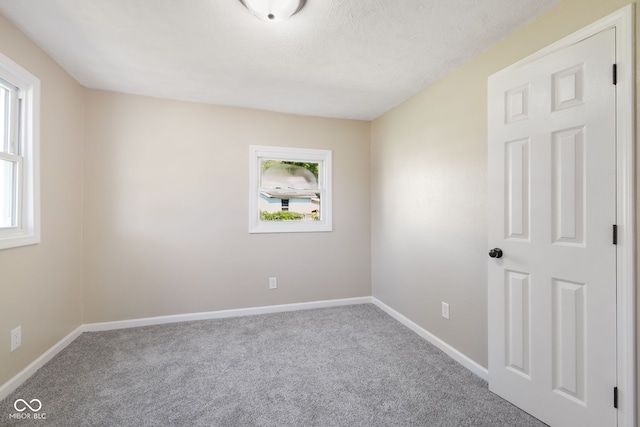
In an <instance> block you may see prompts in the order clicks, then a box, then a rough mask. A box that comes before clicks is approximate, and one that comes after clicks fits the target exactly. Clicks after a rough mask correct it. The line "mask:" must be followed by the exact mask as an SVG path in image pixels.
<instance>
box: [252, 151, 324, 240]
mask: <svg viewBox="0 0 640 427" xmlns="http://www.w3.org/2000/svg"><path fill="white" fill-rule="evenodd" d="M249 152H250V156H249V164H250V168H249V233H305V232H319V231H332V229H333V226H332V217H331V213H332V207H331V206H332V205H331V200H332V194H331V150H318V149H309V148H292V147H267V146H261V145H251V146H250V147H249ZM265 158H266V159H276V160H286V161H297V162H321V165H322V167H321V170H319V174H318V175H319V182H318V186H319V187H320V188H321V189H322V190H323V193H324V194H323V198H322V200H321V201H320V220H318V221H261V220H260V207H259V205H258V199H259V193H260V175H261V170H260V160H261V159H265Z"/></svg>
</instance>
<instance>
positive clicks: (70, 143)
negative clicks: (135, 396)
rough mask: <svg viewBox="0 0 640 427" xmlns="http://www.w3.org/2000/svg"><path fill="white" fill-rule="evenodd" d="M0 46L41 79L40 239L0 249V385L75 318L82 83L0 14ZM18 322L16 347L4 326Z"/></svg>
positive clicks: (79, 294)
mask: <svg viewBox="0 0 640 427" xmlns="http://www.w3.org/2000/svg"><path fill="white" fill-rule="evenodd" d="M0 52H2V53H3V54H4V55H6V56H8V57H9V58H11V59H12V60H13V61H15V62H17V63H18V64H20V65H21V66H22V67H24V68H25V69H27V70H28V71H29V72H31V73H32V74H34V75H35V76H36V77H38V78H39V79H40V81H41V109H40V124H41V126H40V151H41V160H40V161H41V203H42V208H41V210H42V243H40V244H39V245H33V246H26V247H21V248H15V249H5V250H1V251H0V385H1V384H3V383H4V382H6V381H7V380H8V379H10V378H11V377H12V376H13V375H15V374H16V373H18V372H19V371H20V370H22V369H23V368H24V367H26V366H27V365H28V364H29V363H31V362H33V360H35V359H36V358H37V357H39V356H40V355H41V354H42V353H44V352H45V351H46V350H48V349H49V348H50V347H51V346H53V345H54V344H55V343H56V342H58V341H59V340H60V339H62V338H63V337H64V336H65V335H67V334H68V333H70V332H71V331H73V330H74V329H75V328H77V327H78V326H80V324H81V323H82V319H81V301H82V288H81V238H82V226H81V209H82V206H81V197H82V184H81V180H82V168H81V165H82V160H81V157H82V135H83V94H84V89H83V88H82V87H81V86H80V85H79V84H77V83H76V82H75V81H74V80H73V79H72V78H71V77H69V75H68V74H67V73H66V72H65V71H64V70H63V69H62V68H60V67H59V66H58V65H57V64H56V63H55V62H53V61H52V60H51V59H50V58H49V57H48V56H47V55H46V54H45V53H44V52H42V51H41V50H40V49H39V48H38V47H37V46H36V45H35V44H33V43H32V42H31V41H30V40H28V39H27V38H26V37H25V36H24V35H23V34H22V33H21V32H20V31H19V30H17V29H16V28H15V27H14V26H13V25H12V24H11V23H9V22H8V21H7V20H6V19H5V18H4V17H3V16H2V15H0ZM19 325H21V326H22V347H20V348H19V349H18V350H16V351H15V352H13V353H11V352H10V351H9V331H10V330H11V329H13V328H15V327H17V326H19Z"/></svg>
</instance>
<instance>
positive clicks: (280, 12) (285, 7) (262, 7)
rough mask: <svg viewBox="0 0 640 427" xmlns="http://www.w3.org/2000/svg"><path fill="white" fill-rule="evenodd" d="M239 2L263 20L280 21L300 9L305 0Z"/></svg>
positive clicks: (251, 0)
mask: <svg viewBox="0 0 640 427" xmlns="http://www.w3.org/2000/svg"><path fill="white" fill-rule="evenodd" d="M240 3H242V4H243V5H244V6H245V7H246V8H247V9H249V10H250V11H251V12H252V13H253V14H254V15H256V16H257V17H258V18H260V19H262V20H263V21H267V22H280V21H284V20H285V19H288V18H289V17H290V16H291V15H293V14H295V13H297V12H298V11H299V10H300V9H302V7H303V6H304V4H305V3H306V0H240Z"/></svg>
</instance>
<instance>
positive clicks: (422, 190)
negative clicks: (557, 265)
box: [371, 0, 629, 367]
mask: <svg viewBox="0 0 640 427" xmlns="http://www.w3.org/2000/svg"><path fill="white" fill-rule="evenodd" d="M627 3H629V1H628V0H607V1H602V0H565V1H563V2H562V3H560V4H559V5H558V6H556V7H555V8H553V9H551V10H550V11H549V12H547V13H546V14H544V15H542V16H541V17H539V18H538V19H536V20H535V21H533V22H531V23H530V24H529V25H527V26H526V27H524V28H522V29H521V30H519V31H517V32H516V33H514V34H512V35H511V36H509V37H507V38H506V39H504V40H503V41H501V42H500V43H498V44H497V45H495V46H493V47H492V48H490V49H488V50H487V51H485V52H484V53H482V54H480V55H478V56H477V57H476V58H475V59H473V60H471V61H470V62H468V63H467V64H466V65H464V66H462V67H460V68H459V69H457V70H456V71H454V72H453V73H451V74H449V75H448V76H446V77H445V78H443V79H442V80H440V81H439V82H437V83H436V84H434V85H432V86H430V87H428V88H426V89H425V90H423V91H422V92H420V93H419V94H417V95H415V96H414V97H412V98H411V99H409V100H407V101H406V102H404V103H402V104H401V105H400V106H398V107H397V108H395V109H394V110H392V111H390V112H388V113H387V114H385V115H383V116H382V117H380V118H378V119H377V120H375V121H374V122H373V125H372V131H371V133H372V145H371V158H372V162H371V176H372V182H371V193H372V266H373V270H372V288H373V295H374V296H375V297H377V298H379V299H380V300H382V301H383V302H385V303H387V304H389V305H390V306H391V307H393V308H395V309H396V310H398V311H400V312H401V313H402V314H404V315H405V316H407V317H408V318H410V319H411V320H413V321H414V322H416V323H418V324H419V325H420V326H422V327H423V328H425V329H427V330H428V331H430V332H432V333H433V334H435V335H436V336H438V337H439V338H441V339H443V340H444V341H446V342H447V343H449V344H450V345H452V346H453V347H455V348H457V349H458V350H460V351H461V352H462V353H464V354H465V355H467V356H468V357H470V358H471V359H473V360H475V361H476V362H478V363H479V364H481V365H483V366H485V367H486V366H487V326H486V325H487V292H486V287H487V280H486V276H487V268H486V265H487V255H486V253H487V250H488V243H487V201H486V199H487V137H486V135H487V125H486V123H487V118H486V117H487V108H486V106H487V97H486V92H487V78H488V76H489V75H491V74H493V73H494V72H496V71H498V70H500V69H502V68H504V67H506V66H508V65H510V64H512V63H514V62H516V61H518V60H519V59H522V58H524V57H526V56H528V55H529V54H531V53H533V52H535V51H537V50H539V49H541V48H543V47H545V46H547V45H549V44H551V43H553V42H554V41H556V40H559V39H561V38H562V37H564V36H566V35H568V34H570V33H572V32H574V31H576V30H578V29H580V28H582V27H584V26H586V25H588V24H590V23H591V22H594V21H596V20H597V19H599V18H601V17H603V16H605V15H607V14H609V13H611V12H613V11H615V10H617V9H619V8H621V7H623V6H624V5H626V4H627ZM416 208H417V209H416ZM442 301H446V302H448V303H449V304H450V310H451V320H448V321H447V320H445V319H443V318H442V317H441V316H440V304H441V302H442Z"/></svg>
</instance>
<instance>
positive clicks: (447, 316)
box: [442, 302, 449, 319]
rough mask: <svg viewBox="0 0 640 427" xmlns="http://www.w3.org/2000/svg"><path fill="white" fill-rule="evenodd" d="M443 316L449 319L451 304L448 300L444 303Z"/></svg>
mask: <svg viewBox="0 0 640 427" xmlns="http://www.w3.org/2000/svg"><path fill="white" fill-rule="evenodd" d="M442 317H444V318H445V319H449V304H447V303H446V302H443V303H442Z"/></svg>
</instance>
